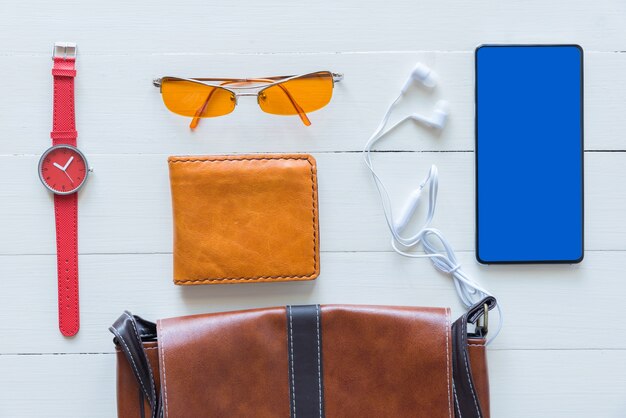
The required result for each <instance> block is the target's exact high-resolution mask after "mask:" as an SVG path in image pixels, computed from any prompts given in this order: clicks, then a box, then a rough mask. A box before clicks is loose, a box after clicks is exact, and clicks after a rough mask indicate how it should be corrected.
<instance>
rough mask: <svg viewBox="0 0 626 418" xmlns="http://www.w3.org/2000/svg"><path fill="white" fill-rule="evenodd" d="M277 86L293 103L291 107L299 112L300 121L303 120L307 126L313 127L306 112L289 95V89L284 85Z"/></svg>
mask: <svg viewBox="0 0 626 418" xmlns="http://www.w3.org/2000/svg"><path fill="white" fill-rule="evenodd" d="M277 86H278V87H280V88H281V89H282V90H283V92H284V93H285V94H286V95H287V98H288V99H289V101H290V102H291V105H292V106H293V108H294V109H296V112H298V116H300V120H302V123H304V124H305V125H306V126H311V120H310V119H309V117H308V116H307V114H306V113H305V112H304V110H302V108H301V107H300V105H299V104H298V102H296V101H295V99H294V98H293V96H292V95H291V94H289V91H288V90H287V88H285V86H283V85H282V84H277Z"/></svg>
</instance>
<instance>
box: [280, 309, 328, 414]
mask: <svg viewBox="0 0 626 418" xmlns="http://www.w3.org/2000/svg"><path fill="white" fill-rule="evenodd" d="M321 314H322V312H321V309H320V306H319V305H306V306H287V337H288V338H287V344H288V352H289V399H290V404H291V417H292V418H324V380H323V378H324V376H323V375H324V373H323V371H322V329H321Z"/></svg>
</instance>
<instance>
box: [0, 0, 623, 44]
mask: <svg viewBox="0 0 626 418" xmlns="http://www.w3.org/2000/svg"><path fill="white" fill-rule="evenodd" d="M11 6H12V7H11V8H10V10H9V11H7V13H6V15H5V19H4V23H3V25H2V26H0V27H1V28H2V31H1V32H0V37H1V38H2V39H7V40H9V39H10V40H15V41H14V42H7V43H5V45H3V46H2V50H1V52H2V53H7V52H10V53H14V52H20V53H42V54H49V49H50V46H51V42H52V41H54V38H55V36H56V37H57V38H59V37H61V38H63V39H71V40H76V41H78V42H79V44H80V45H81V46H82V47H83V48H84V49H85V51H93V52H92V53H96V54H107V55H108V54H116V53H126V54H138V53H154V52H172V53H176V52H181V51H184V52H224V53H232V52H282V51H298V52H311V51H346V50H347V51H372V50H390V49H392V50H422V49H446V50H469V49H472V48H474V47H475V46H476V45H478V44H480V43H484V42H508V43H523V42H530V43H539V42H543V43H546V42H551V43H559V42H560V43H571V42H578V43H581V44H583V45H585V46H586V47H587V48H589V49H595V50H603V51H607V50H608V51H614V50H623V49H624V48H625V44H624V34H625V32H624V27H623V24H622V23H623V21H622V17H623V16H624V13H625V10H626V9H625V6H624V4H623V2H620V1H616V0H598V1H595V2H593V3H590V2H585V1H566V0H558V1H557V0H553V1H550V2H543V1H538V0H533V1H524V0H510V1H507V2H506V3H496V2H492V1H485V2H458V1H452V0H447V1H438V2H422V3H419V4H418V5H416V4H415V2H413V1H410V0H397V1H394V2H393V3H386V2H377V1H366V2H363V1H358V0H343V1H341V2H340V3H338V2H332V1H316V2H308V3H302V2H298V3H289V2H285V1H280V0H268V1H264V2H262V3H260V2H253V1H239V2H225V3H218V4H210V5H208V4H207V3H204V2H201V1H197V0H195V1H190V0H186V1H183V2H178V3H176V4H168V3H160V2H157V3H155V2H151V1H147V0H140V1H134V2H132V3H131V4H129V3H128V2H123V1H122V0H112V1H109V2H107V3H106V4H104V3H103V4H101V5H91V6H86V5H81V4H77V3H76V2H74V1H70V0H60V1H59V2H55V3H54V4H50V5H42V4H41V3H40V2H36V1H34V0H26V1H21V2H19V3H16V4H14V5H13V4H12V5H11ZM9 12H10V13H9ZM57 22H62V24H63V26H62V30H61V29H55V30H53V28H51V25H54V24H55V23H57ZM51 34H53V36H52V39H51Z"/></svg>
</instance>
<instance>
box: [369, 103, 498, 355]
mask: <svg viewBox="0 0 626 418" xmlns="http://www.w3.org/2000/svg"><path fill="white" fill-rule="evenodd" d="M402 96H403V93H400V94H399V95H398V97H397V98H396V99H395V100H394V101H393V102H392V103H391V104H390V105H389V107H388V108H387V112H386V113H385V116H384V117H383V119H382V120H381V122H380V124H379V125H378V127H377V128H376V130H375V131H374V133H373V134H372V136H371V137H370V138H369V139H368V141H367V143H366V144H365V147H364V149H363V159H364V161H365V164H366V165H367V167H368V168H369V170H370V172H371V174H372V178H373V180H374V184H375V185H376V191H377V192H378V195H379V197H380V200H381V203H382V207H383V213H384V215H385V221H386V222H387V226H388V228H389V231H390V232H391V235H392V238H391V247H392V248H393V250H394V251H395V252H396V253H398V254H400V255H402V256H404V257H409V258H429V259H430V260H431V262H432V263H433V266H434V267H435V268H436V269H437V270H439V271H441V272H443V273H446V274H449V275H451V276H452V278H453V282H454V287H455V289H456V292H457V294H458V296H459V298H460V299H461V302H462V303H463V304H464V305H465V306H466V307H467V308H469V307H471V306H473V305H474V304H476V303H478V302H480V301H481V300H482V299H483V298H485V297H486V296H492V294H491V293H490V292H489V291H487V290H486V289H485V288H483V287H482V286H480V285H479V284H478V283H477V282H475V281H474V280H472V279H471V278H470V277H469V276H468V275H467V274H466V273H465V272H464V271H463V269H462V268H461V264H460V263H459V262H458V259H457V257H456V254H455V253H454V250H453V249H452V246H451V245H450V243H449V242H448V240H447V239H446V238H445V237H444V236H443V234H442V232H441V231H439V230H438V229H435V228H431V227H430V224H431V222H432V219H433V217H434V215H435V209H436V204H437V192H438V188H439V176H438V170H437V167H436V166H435V165H432V166H431V168H430V170H429V172H428V174H427V176H426V178H425V179H424V180H423V181H422V183H421V184H420V187H419V189H418V190H417V192H416V196H415V202H409V203H410V205H409V207H407V209H405V210H410V211H411V212H409V213H408V214H405V216H404V220H405V221H408V219H410V218H411V217H412V215H413V211H414V210H415V208H416V207H417V204H418V199H419V196H420V194H421V191H422V190H423V189H424V188H428V210H427V213H426V218H425V220H424V223H423V225H422V227H421V228H420V230H419V231H418V232H417V233H415V234H414V235H412V236H409V237H405V236H403V235H402V230H403V229H404V227H405V225H404V224H396V222H395V221H394V216H393V209H392V204H391V198H390V196H389V192H388V190H387V188H386V186H385V184H384V182H383V181H382V179H381V178H380V176H379V175H378V174H377V173H376V170H375V169H374V163H373V161H372V153H371V151H372V148H373V147H374V144H375V143H376V142H378V141H379V140H380V139H381V138H383V137H384V136H385V135H387V134H389V133H390V132H391V131H393V130H394V129H395V128H396V127H397V126H398V125H400V124H401V123H403V122H404V121H405V120H407V119H409V118H405V119H402V120H400V121H399V122H397V123H396V124H394V125H392V126H391V127H390V128H389V129H387V130H385V127H386V126H387V124H388V122H389V119H390V117H391V113H392V111H393V110H394V108H395V107H396V106H397V104H398V103H399V102H400V100H401V99H402ZM420 243H421V244H422V247H423V249H424V253H423V254H419V253H415V252H410V250H411V249H413V248H415V247H417V246H418V245H419V244H420ZM497 309H498V314H499V321H498V327H497V328H496V330H495V332H493V334H492V336H491V338H490V339H489V341H488V344H489V343H491V342H492V341H494V340H495V339H496V337H497V336H498V334H499V333H500V331H501V329H502V324H503V313H502V308H501V307H500V304H498V305H497Z"/></svg>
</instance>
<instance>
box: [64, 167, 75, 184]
mask: <svg viewBox="0 0 626 418" xmlns="http://www.w3.org/2000/svg"><path fill="white" fill-rule="evenodd" d="M63 172H64V173H65V175H66V176H67V178H68V179H70V181H71V182H72V184H74V180H72V177H71V176H70V175H69V174H67V171H65V170H63Z"/></svg>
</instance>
